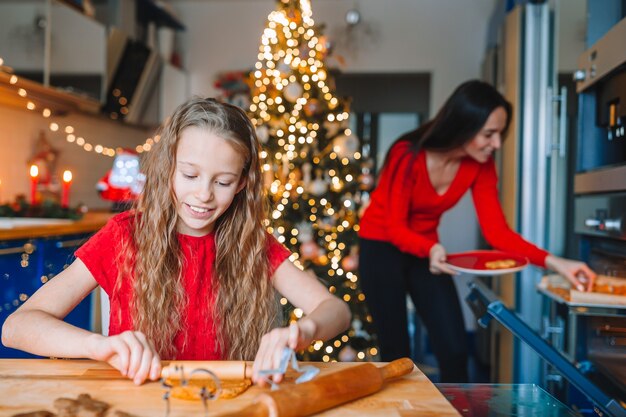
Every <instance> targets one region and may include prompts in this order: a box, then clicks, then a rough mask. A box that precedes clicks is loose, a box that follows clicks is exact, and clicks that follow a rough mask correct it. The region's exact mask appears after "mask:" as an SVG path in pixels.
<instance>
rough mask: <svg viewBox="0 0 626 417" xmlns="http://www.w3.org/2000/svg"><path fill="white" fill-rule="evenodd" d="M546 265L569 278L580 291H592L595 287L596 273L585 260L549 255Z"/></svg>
mask: <svg viewBox="0 0 626 417" xmlns="http://www.w3.org/2000/svg"><path fill="white" fill-rule="evenodd" d="M546 266H547V267H548V269H551V270H553V271H554V272H556V273H558V274H560V275H562V276H564V277H565V278H567V280H568V281H569V282H571V283H572V285H573V286H574V288H576V289H577V290H578V291H591V290H592V289H593V283H594V281H595V280H596V273H595V272H593V271H592V270H591V269H590V268H589V267H588V266H587V264H586V263H584V262H580V261H574V260H572V259H565V258H559V257H558V256H554V255H548V257H547V258H546Z"/></svg>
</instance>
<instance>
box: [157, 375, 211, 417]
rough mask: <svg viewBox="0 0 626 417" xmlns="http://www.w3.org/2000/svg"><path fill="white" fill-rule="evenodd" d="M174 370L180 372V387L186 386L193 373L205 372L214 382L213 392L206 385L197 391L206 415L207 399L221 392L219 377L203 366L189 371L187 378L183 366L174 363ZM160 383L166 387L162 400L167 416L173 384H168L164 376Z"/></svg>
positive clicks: (166, 415)
mask: <svg viewBox="0 0 626 417" xmlns="http://www.w3.org/2000/svg"><path fill="white" fill-rule="evenodd" d="M174 370H175V371H179V372H180V381H181V383H180V385H181V386H182V387H184V386H186V385H187V384H188V383H189V379H191V377H192V376H193V375H195V374H207V375H208V376H209V377H210V378H211V379H212V380H213V382H214V383H215V392H211V391H210V390H208V389H207V387H206V385H203V386H202V387H201V388H200V391H199V392H198V394H199V396H200V399H201V400H202V405H203V406H204V415H205V416H208V414H209V401H215V400H217V399H218V398H219V397H220V394H221V393H222V383H221V381H220V379H219V377H218V376H217V375H216V374H215V373H214V372H213V371H210V370H208V369H205V368H198V369H194V370H193V371H191V373H190V374H189V379H187V378H185V369H184V367H183V366H182V365H181V366H178V365H176V366H175V367H174ZM161 385H162V386H163V387H164V388H166V391H165V393H164V394H163V400H164V401H165V417H169V415H170V410H171V405H170V397H171V394H172V388H174V386H173V385H170V384H168V383H167V382H166V381H165V379H164V378H161Z"/></svg>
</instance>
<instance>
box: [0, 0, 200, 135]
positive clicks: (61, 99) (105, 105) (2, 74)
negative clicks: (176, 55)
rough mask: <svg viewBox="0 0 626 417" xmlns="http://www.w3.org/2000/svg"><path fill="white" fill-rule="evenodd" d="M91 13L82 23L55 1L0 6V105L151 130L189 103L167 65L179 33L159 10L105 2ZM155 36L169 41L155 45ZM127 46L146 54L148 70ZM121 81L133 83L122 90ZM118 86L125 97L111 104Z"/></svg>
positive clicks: (182, 80)
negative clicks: (93, 117) (83, 114)
mask: <svg viewBox="0 0 626 417" xmlns="http://www.w3.org/2000/svg"><path fill="white" fill-rule="evenodd" d="M94 10H95V16H94V17H90V16H87V15H85V14H84V13H82V11H81V10H80V9H79V8H78V7H72V6H70V4H68V3H66V2H62V1H59V0H32V1H28V2H24V1H21V0H3V1H0V103H1V104H9V105H12V106H17V107H20V108H22V109H25V108H27V105H28V106H31V108H32V104H34V105H35V106H34V108H37V109H40V108H41V109H43V108H47V109H50V110H51V111H52V112H53V113H56V114H65V113H68V112H86V113H91V114H101V113H103V114H104V115H105V116H106V117H109V118H112V119H119V120H122V119H125V120H124V121H125V122H126V123H129V124H133V125H139V126H148V127H154V126H157V125H158V124H160V123H161V122H162V121H163V119H164V118H165V117H166V116H167V115H169V111H171V109H173V108H175V107H177V106H178V105H179V104H180V103H182V102H183V101H184V100H186V99H187V98H188V97H189V89H188V75H187V73H186V72H185V71H184V70H182V69H180V68H177V67H174V66H173V65H171V63H170V61H171V58H172V50H171V48H172V47H173V45H174V31H175V30H183V29H184V26H183V25H182V24H181V23H180V22H179V21H178V20H177V19H176V18H175V17H174V16H173V15H171V14H170V13H169V12H168V11H167V9H166V8H164V7H161V6H159V5H157V4H156V3H155V2H154V1H152V0H135V1H124V2H120V1H116V0H106V1H98V2H95V9H94ZM157 30H158V32H159V34H161V32H163V34H169V35H170V36H159V37H158V38H157V36H156V33H157ZM120 33H121V34H123V35H122V36H121V37H120V36H114V35H115V34H120ZM120 38H123V42H120V41H119V39H120ZM128 45H138V46H137V48H139V49H141V50H143V51H144V53H146V54H148V55H149V56H150V57H151V58H150V60H148V61H149V63H150V65H143V61H142V62H141V63H140V62H137V60H136V59H135V58H136V54H135V53H134V52H132V51H130V50H129V47H128ZM167 46H169V48H167ZM166 50H168V52H166ZM159 52H161V54H159ZM129 54H130V55H129ZM127 55H129V56H127ZM122 57H126V59H125V60H123V59H121V58H122ZM14 75H15V76H17V82H16V81H15V77H14ZM129 76H131V78H132V77H137V78H136V79H135V81H132V82H130V83H129V82H128V77H129ZM120 79H121V80H126V81H127V82H126V84H124V83H122V86H120ZM122 87H124V88H126V89H127V90H131V91H126V92H124V94H125V95H126V96H124V95H123V96H121V97H118V96H119V94H120V91H123V88H122ZM139 87H141V88H139ZM135 88H137V90H138V91H137V92H136V93H135V92H134V90H135ZM21 90H24V91H25V92H26V94H23V93H20V91H21ZM29 102H32V104H29ZM112 106H117V107H119V108H118V109H114V110H111V107H112ZM120 110H121V111H120ZM166 112H167V113H166ZM131 116H132V117H131Z"/></svg>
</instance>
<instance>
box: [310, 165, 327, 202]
mask: <svg viewBox="0 0 626 417" xmlns="http://www.w3.org/2000/svg"><path fill="white" fill-rule="evenodd" d="M326 191H328V181H327V180H326V179H325V178H324V176H323V175H322V170H321V169H317V170H315V179H314V180H313V181H312V182H311V185H310V186H309V192H310V193H311V194H313V195H314V196H318V197H319V196H321V195H324V194H325V193H326Z"/></svg>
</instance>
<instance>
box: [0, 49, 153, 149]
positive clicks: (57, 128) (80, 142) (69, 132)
mask: <svg viewBox="0 0 626 417" xmlns="http://www.w3.org/2000/svg"><path fill="white" fill-rule="evenodd" d="M3 65H4V59H3V58H2V57H0V71H1V72H4V73H5V74H7V75H9V84H10V85H13V86H15V87H16V94H17V95H18V96H20V97H21V98H24V99H26V100H27V101H26V106H25V107H26V109H27V110H30V111H36V110H37V105H36V104H35V102H34V101H32V100H29V99H28V97H29V94H28V91H27V90H26V88H24V87H20V86H19V85H18V83H19V77H18V76H17V75H15V74H11V73H9V72H6V71H4V69H3V68H2V66H3ZM41 116H42V117H43V118H44V119H50V118H51V117H52V110H50V109H49V108H47V107H44V108H42V109H41ZM48 129H49V130H50V132H53V133H57V132H58V133H61V134H65V140H66V141H67V142H68V143H73V144H75V145H77V146H79V147H80V148H81V149H82V150H84V151H85V152H89V153H92V152H93V153H96V154H98V155H104V156H108V157H114V156H115V155H117V154H118V153H120V152H122V150H123V149H122V147H119V146H118V147H115V148H113V147H107V146H104V145H101V144H95V145H93V144H92V143H91V142H89V141H88V140H87V139H85V138H84V137H83V136H80V135H78V134H76V132H75V129H74V127H73V126H72V125H69V124H67V125H64V124H60V123H58V122H56V121H55V122H50V124H49V125H48ZM159 139H160V137H159V136H158V135H155V136H153V137H149V138H147V139H146V141H145V142H144V143H143V144H141V145H137V146H136V147H135V151H136V152H137V153H143V152H149V151H150V149H151V148H152V146H154V144H155V143H157V142H158V141H159Z"/></svg>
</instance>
